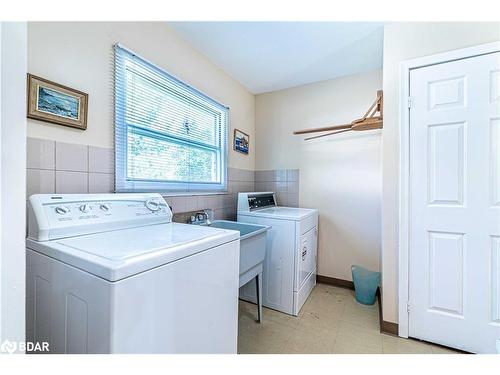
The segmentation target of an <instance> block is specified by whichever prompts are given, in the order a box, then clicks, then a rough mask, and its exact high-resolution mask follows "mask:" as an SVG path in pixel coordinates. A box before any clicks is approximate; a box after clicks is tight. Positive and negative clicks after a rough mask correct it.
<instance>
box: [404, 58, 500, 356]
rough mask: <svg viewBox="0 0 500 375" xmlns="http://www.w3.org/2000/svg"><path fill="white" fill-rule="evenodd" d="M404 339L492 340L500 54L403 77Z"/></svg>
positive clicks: (499, 303) (498, 265) (499, 300)
mask: <svg viewBox="0 0 500 375" xmlns="http://www.w3.org/2000/svg"><path fill="white" fill-rule="evenodd" d="M410 96H411V98H412V100H411V103H412V104H411V109H410V212H411V213H410V215H411V216H410V255H409V256H410V268H409V281H410V284H409V285H410V286H409V336H411V337H415V338H418V339H422V340H427V341H431V342H435V343H439V344H442V345H446V346H450V347H454V348H458V349H462V350H465V351H469V352H474V353H494V352H495V344H496V340H497V339H500V53H492V54H487V55H482V56H477V57H471V58H467V59H462V60H456V61H452V62H448V63H443V64H437V65H432V66H427V67H423V68H419V69H414V70H412V71H411V73H410Z"/></svg>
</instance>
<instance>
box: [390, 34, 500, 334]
mask: <svg viewBox="0 0 500 375" xmlns="http://www.w3.org/2000/svg"><path fill="white" fill-rule="evenodd" d="M495 52H500V42H493V43H487V44H480V45H477V46H473V47H468V48H462V49H457V50H452V51H447V52H442V53H438V54H435V55H429V56H424V57H420V58H416V59H411V60H405V61H402V62H401V63H400V81H399V90H400V91H399V223H400V225H399V236H398V240H399V241H398V242H399V252H398V253H399V278H398V280H399V281H398V287H399V288H398V289H399V291H398V312H399V314H398V317H399V336H401V337H408V334H409V324H408V322H409V311H408V302H409V297H410V296H409V287H410V280H409V270H410V257H409V254H410V228H411V212H410V107H409V99H408V98H409V97H410V72H411V71H412V70H413V69H418V68H423V67H426V66H431V65H437V64H443V63H447V62H451V61H456V60H462V59H467V58H471V57H477V56H481V55H487V54H491V53H495Z"/></svg>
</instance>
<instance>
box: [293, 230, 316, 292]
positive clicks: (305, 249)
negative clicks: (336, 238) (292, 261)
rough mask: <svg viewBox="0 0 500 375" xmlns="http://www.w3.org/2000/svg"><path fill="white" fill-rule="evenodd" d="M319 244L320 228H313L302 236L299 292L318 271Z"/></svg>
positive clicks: (298, 255)
mask: <svg viewBox="0 0 500 375" xmlns="http://www.w3.org/2000/svg"><path fill="white" fill-rule="evenodd" d="M317 243H318V227H316V226H315V227H313V228H312V229H310V230H309V231H307V232H306V233H304V234H303V235H302V236H300V242H299V244H300V245H299V248H298V254H297V259H298V267H297V269H298V285H297V286H296V287H297V289H296V290H297V291H298V290H299V289H300V288H301V287H302V285H303V284H304V282H305V281H306V280H307V278H308V277H309V275H310V274H311V272H314V271H315V270H316V256H317Z"/></svg>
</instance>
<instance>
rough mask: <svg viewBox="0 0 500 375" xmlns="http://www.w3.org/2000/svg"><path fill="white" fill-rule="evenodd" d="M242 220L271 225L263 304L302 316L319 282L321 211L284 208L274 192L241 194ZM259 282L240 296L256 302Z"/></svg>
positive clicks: (239, 218)
mask: <svg viewBox="0 0 500 375" xmlns="http://www.w3.org/2000/svg"><path fill="white" fill-rule="evenodd" d="M238 221H240V222H244V223H253V224H262V225H268V226H270V229H269V230H268V232H267V233H268V234H267V250H266V259H265V261H264V272H263V288H262V289H263V290H262V297H263V305H264V306H266V307H269V308H272V309H275V310H279V311H282V312H284V313H287V314H290V315H298V314H299V312H300V309H301V308H302V305H303V304H304V302H305V301H306V299H307V297H308V296H309V294H310V293H311V291H312V289H313V288H314V286H315V285H316V269H317V266H316V264H317V245H318V210H316V209H309V208H293V207H280V206H277V205H276V199H275V195H274V193H273V192H265V193H239V194H238ZM255 295H256V292H255V285H254V284H253V283H249V284H247V285H246V286H244V287H242V288H241V290H240V298H242V299H245V300H248V301H252V302H255Z"/></svg>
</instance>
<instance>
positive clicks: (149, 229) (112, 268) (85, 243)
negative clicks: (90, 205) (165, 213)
mask: <svg viewBox="0 0 500 375" xmlns="http://www.w3.org/2000/svg"><path fill="white" fill-rule="evenodd" d="M238 238H239V232H236V231H231V230H224V229H216V228H210V227H202V226H195V225H188V224H178V223H170V224H157V225H150V226H145V227H138V228H131V229H122V230H116V231H110V232H105V233H97V234H91V235H86V236H79V237H72V238H65V239H60V240H53V241H46V242H37V241H33V240H30V239H28V240H27V244H28V247H29V248H30V249H32V250H35V251H38V252H40V253H43V254H45V255H48V256H50V257H52V258H55V259H58V260H60V261H62V262H64V263H67V264H69V265H72V266H74V267H77V268H79V269H82V270H84V271H86V272H89V273H92V274H94V275H96V276H99V277H102V278H104V279H106V280H109V281H117V280H120V279H123V278H125V277H128V276H132V275H134V274H137V273H140V272H144V271H147V270H149V269H151V268H155V267H158V266H161V265H163V264H167V263H170V262H173V261H176V260H179V259H181V258H184V257H186V256H189V255H193V254H196V253H198V252H201V251H204V250H207V249H210V248H212V247H215V246H218V245H221V244H224V243H227V242H230V241H233V240H236V239H238Z"/></svg>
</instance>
